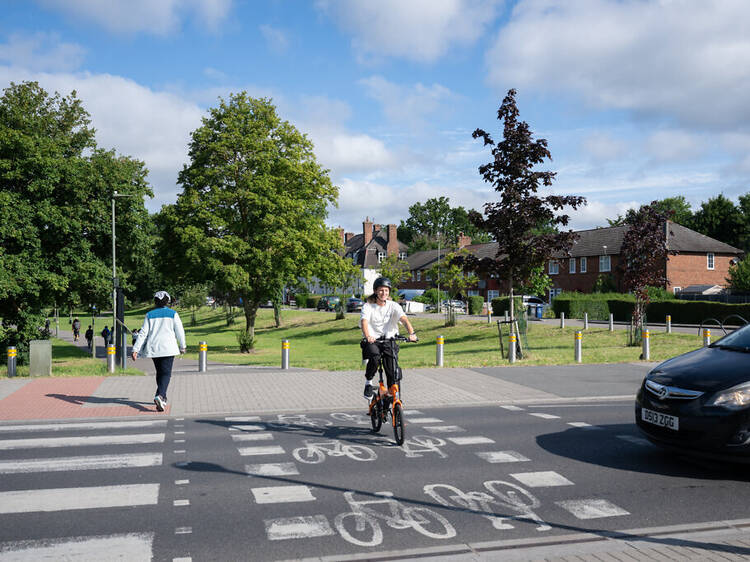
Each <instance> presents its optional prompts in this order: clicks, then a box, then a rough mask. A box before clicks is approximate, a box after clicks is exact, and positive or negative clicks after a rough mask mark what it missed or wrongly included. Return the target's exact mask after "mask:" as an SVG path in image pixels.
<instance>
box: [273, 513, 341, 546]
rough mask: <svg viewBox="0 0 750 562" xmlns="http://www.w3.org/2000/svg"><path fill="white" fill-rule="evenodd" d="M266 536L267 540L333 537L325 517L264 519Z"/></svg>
mask: <svg viewBox="0 0 750 562" xmlns="http://www.w3.org/2000/svg"><path fill="white" fill-rule="evenodd" d="M263 523H265V526H266V536H267V537H268V539H269V540H272V541H279V540H285V539H309V538H313V537H328V536H330V535H333V534H334V532H333V529H332V528H331V525H330V524H329V523H328V519H327V518H326V516H325V515H311V516H303V517H285V518H281V519H266V520H265V521H264V522H263Z"/></svg>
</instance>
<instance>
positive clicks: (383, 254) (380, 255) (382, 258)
mask: <svg viewBox="0 0 750 562" xmlns="http://www.w3.org/2000/svg"><path fill="white" fill-rule="evenodd" d="M384 259H385V252H378V263H382V262H383V260H384Z"/></svg>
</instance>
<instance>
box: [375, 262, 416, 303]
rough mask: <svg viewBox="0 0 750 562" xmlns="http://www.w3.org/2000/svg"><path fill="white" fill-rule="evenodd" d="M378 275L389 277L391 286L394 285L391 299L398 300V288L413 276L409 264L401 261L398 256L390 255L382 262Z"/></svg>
mask: <svg viewBox="0 0 750 562" xmlns="http://www.w3.org/2000/svg"><path fill="white" fill-rule="evenodd" d="M378 273H379V274H380V275H381V276H382V277H387V278H388V279H390V280H391V285H393V287H392V288H391V297H392V298H394V299H398V296H397V294H398V286H399V285H400V284H401V282H402V281H404V280H405V279H407V278H408V277H409V276H410V275H411V272H410V271H409V264H408V263H407V262H406V261H404V260H401V259H399V257H398V255H396V254H390V255H389V256H387V257H386V258H385V259H384V260H383V261H382V262H380V264H379V267H378Z"/></svg>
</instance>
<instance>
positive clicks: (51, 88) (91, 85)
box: [0, 67, 203, 210]
mask: <svg viewBox="0 0 750 562" xmlns="http://www.w3.org/2000/svg"><path fill="white" fill-rule="evenodd" d="M24 80H35V81H37V82H39V84H40V85H41V87H42V88H44V89H45V90H47V91H48V92H49V93H53V92H55V91H58V92H60V94H62V95H67V94H69V93H70V92H71V91H72V90H76V91H77V92H78V97H79V98H80V99H81V100H82V102H83V106H84V108H85V109H86V110H87V111H88V112H89V114H90V115H91V121H92V126H93V127H94V128H95V129H96V140H97V144H98V146H99V147H101V148H105V149H111V148H114V149H115V150H116V151H117V153H119V154H124V155H127V156H132V157H135V158H138V159H139V160H143V161H144V162H145V163H146V167H147V168H148V169H149V172H150V173H149V181H150V183H151V185H152V186H153V188H154V194H155V198H154V200H152V201H150V202H147V206H148V207H149V208H150V209H152V210H157V209H159V208H160V207H161V205H162V204H164V203H173V202H174V200H175V198H176V191H177V188H176V187H175V184H176V181H177V173H178V171H179V170H181V169H182V165H183V164H184V163H187V145H188V142H189V137H190V132H191V131H192V130H193V129H195V128H197V127H198V126H200V123H201V117H202V115H203V111H202V110H201V108H200V107H198V105H196V104H194V103H192V102H189V101H186V100H185V99H183V98H180V97H178V96H176V95H174V94H170V93H166V92H156V91H153V90H151V89H149V88H146V87H144V86H141V85H140V84H137V83H136V82H133V81H132V80H129V79H126V78H122V77H119V76H112V75H109V74H98V75H93V74H88V73H81V74H70V73H60V74H48V73H38V72H23V71H18V70H17V69H11V68H9V67H0V87H1V88H5V87H7V85H8V84H9V83H10V82H11V81H14V82H21V81H24Z"/></svg>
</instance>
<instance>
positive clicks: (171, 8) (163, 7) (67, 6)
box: [38, 0, 231, 35]
mask: <svg viewBox="0 0 750 562" xmlns="http://www.w3.org/2000/svg"><path fill="white" fill-rule="evenodd" d="M38 2H39V3H41V4H42V5H46V6H50V7H52V8H55V9H57V10H59V11H61V12H64V13H65V14H66V15H68V16H69V17H71V18H74V19H76V20H87V21H93V22H94V23H96V24H98V25H101V26H102V27H104V28H105V29H108V30H110V31H114V32H116V33H138V32H146V33H152V34H155V35H167V34H169V33H173V32H174V31H176V30H177V29H179V28H180V26H181V25H182V20H183V18H184V17H185V16H188V15H189V16H192V17H193V18H194V19H195V20H196V21H197V22H199V23H200V25H201V26H204V27H205V28H207V29H209V30H212V31H215V30H217V29H218V27H219V24H220V23H221V22H222V21H224V19H225V18H226V17H227V15H228V14H229V10H230V8H231V0H156V1H154V0H108V1H106V2H102V1H101V0H38Z"/></svg>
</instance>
